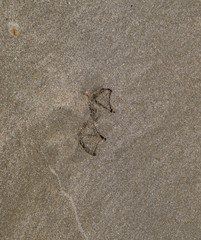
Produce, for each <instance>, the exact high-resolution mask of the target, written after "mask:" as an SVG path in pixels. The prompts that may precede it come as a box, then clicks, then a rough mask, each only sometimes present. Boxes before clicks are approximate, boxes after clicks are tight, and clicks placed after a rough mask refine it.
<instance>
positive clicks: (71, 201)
mask: <svg viewBox="0 0 201 240" xmlns="http://www.w3.org/2000/svg"><path fill="white" fill-rule="evenodd" d="M49 168H50V171H51V173H52V174H54V175H55V176H56V178H57V180H58V183H59V187H60V191H61V193H62V195H63V196H65V197H67V198H68V200H69V202H70V203H71V205H72V209H73V211H74V214H75V219H76V221H77V224H78V228H79V230H80V232H81V233H82V234H83V236H84V238H85V239H86V240H89V238H88V237H87V235H86V234H85V232H84V229H83V228H82V225H81V223H80V220H79V217H78V214H77V208H76V206H75V203H74V201H73V199H72V197H71V196H70V195H69V194H68V193H67V192H65V191H64V190H63V187H62V185H61V181H60V179H59V176H58V174H57V173H56V171H55V170H54V169H53V168H51V167H50V166H49Z"/></svg>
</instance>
